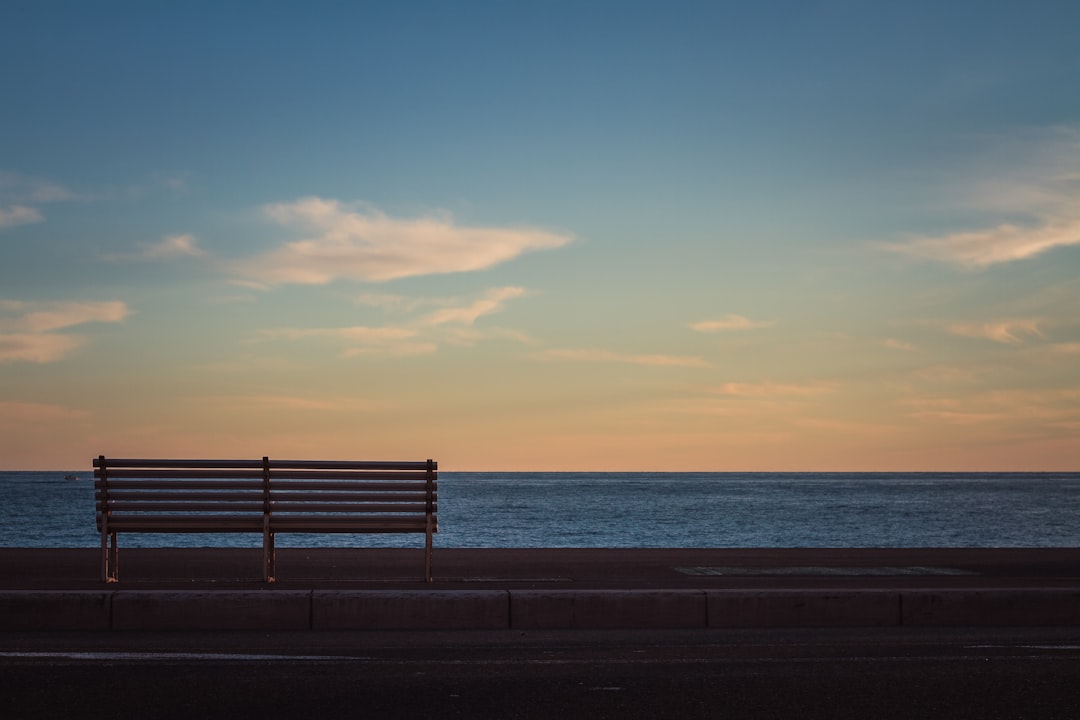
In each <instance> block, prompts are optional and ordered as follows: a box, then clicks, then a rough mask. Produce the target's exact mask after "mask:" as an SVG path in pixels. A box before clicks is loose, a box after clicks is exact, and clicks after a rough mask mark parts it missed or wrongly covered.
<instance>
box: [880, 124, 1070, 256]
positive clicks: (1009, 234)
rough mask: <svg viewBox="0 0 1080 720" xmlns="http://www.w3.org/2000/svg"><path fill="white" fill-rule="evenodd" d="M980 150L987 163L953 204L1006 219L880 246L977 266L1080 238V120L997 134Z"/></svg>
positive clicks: (1032, 253) (1056, 246) (1029, 254)
mask: <svg viewBox="0 0 1080 720" xmlns="http://www.w3.org/2000/svg"><path fill="white" fill-rule="evenodd" d="M982 154H983V155H987V156H990V158H991V159H990V160H989V161H988V162H989V163H990V165H989V166H985V163H984V166H983V167H979V168H976V169H975V170H973V171H971V174H972V176H973V177H974V178H975V179H973V180H969V181H968V182H966V183H962V184H961V185H962V186H963V189H962V190H960V191H959V194H960V199H959V201H958V202H957V204H958V205H959V206H961V207H966V208H968V209H974V210H977V211H979V212H983V213H987V214H988V216H991V217H992V216H994V215H996V216H998V217H999V218H1002V219H1003V220H1004V218H1005V217H1008V220H1005V221H1002V222H996V223H987V224H986V225H985V226H983V227H977V228H972V229H966V230H961V231H958V232H952V233H946V234H943V235H930V236H916V237H913V238H911V239H909V240H907V241H905V242H897V243H884V244H882V245H881V246H880V247H881V248H882V249H884V250H887V251H889V252H894V253H898V254H902V255H907V256H909V257H913V258H916V259H921V260H930V261H936V262H942V263H948V264H952V265H957V266H960V267H963V268H969V269H982V268H986V267H990V266H992V265H998V264H1001V263H1009V262H1015V261H1019V260H1026V259H1029V258H1033V257H1036V256H1038V255H1041V254H1043V253H1045V252H1047V251H1049V250H1052V249H1054V248H1061V247H1068V246H1073V245H1080V127H1058V128H1052V129H1050V130H1044V131H1042V132H1037V133H1032V134H1029V135H1027V136H1024V137H1013V138H994V144H993V145H992V146H988V147H987V148H984V152H983V153H982ZM953 194H954V195H955V194H957V193H956V192H954V193H953Z"/></svg>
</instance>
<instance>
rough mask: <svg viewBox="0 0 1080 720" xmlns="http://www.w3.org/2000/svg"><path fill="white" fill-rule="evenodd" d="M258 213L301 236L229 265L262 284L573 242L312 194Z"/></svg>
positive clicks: (387, 272)
mask: <svg viewBox="0 0 1080 720" xmlns="http://www.w3.org/2000/svg"><path fill="white" fill-rule="evenodd" d="M263 212H264V214H265V215H266V217H268V218H270V219H271V220H273V221H274V222H276V223H278V224H279V225H281V226H283V227H286V228H289V229H292V230H294V231H295V232H297V233H298V234H302V235H303V236H304V237H303V238H302V239H299V240H296V241H293V242H289V243H286V244H285V245H284V246H282V247H279V248H278V249H276V250H272V251H270V252H267V253H263V254H261V255H257V256H255V257H253V258H245V259H244V260H242V261H238V262H235V263H233V265H232V270H233V272H234V273H235V274H237V275H239V276H240V277H242V278H245V279H247V280H249V281H254V282H257V283H260V284H263V285H277V284H285V283H295V284H314V285H319V284H325V283H329V282H331V281H333V280H337V279H345V280H354V281H361V282H380V281H386V280H394V279H397V278H404V277H411V276H418V275H432V274H440V273H453V272H468V271H473V270H483V269H486V268H490V267H493V266H495V265H498V264H500V263H503V262H506V261H508V260H512V259H514V258H516V257H518V256H519V255H521V254H523V253H526V252H531V251H535V250H548V249H553V248H558V247H562V246H564V245H566V244H567V243H569V242H570V241H571V240H572V237H571V236H570V235H566V234H559V233H554V232H549V231H546V230H538V229H528V228H501V227H470V226H458V225H455V224H454V223H453V221H452V220H450V219H448V218H444V217H422V218H394V217H390V216H388V215H386V214H384V213H382V212H379V211H378V210H373V209H358V208H357V207H356V206H354V205H350V204H346V203H341V202H339V201H337V200H327V199H323V198H318V197H310V198H304V199H301V200H297V201H296V202H292V203H279V204H275V205H268V206H266V207H265V208H263Z"/></svg>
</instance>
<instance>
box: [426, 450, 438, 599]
mask: <svg viewBox="0 0 1080 720" xmlns="http://www.w3.org/2000/svg"><path fill="white" fill-rule="evenodd" d="M434 512H435V461H433V460H432V459H431V458H428V461H427V513H426V515H427V518H426V523H425V526H424V535H425V540H424V580H425V581H427V582H431V554H432V549H433V546H434V543H433V542H432V540H433V539H432V535H433V533H434V531H435V528H434V522H433V517H432V514H433V513H434Z"/></svg>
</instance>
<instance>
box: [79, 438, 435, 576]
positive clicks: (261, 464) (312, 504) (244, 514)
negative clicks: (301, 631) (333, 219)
mask: <svg viewBox="0 0 1080 720" xmlns="http://www.w3.org/2000/svg"><path fill="white" fill-rule="evenodd" d="M437 489H438V464H437V463H436V462H435V461H434V460H427V461H420V462H375V461H359V462H348V461H336V460H330V461H326V460H319V461H307V460H270V459H269V458H266V457H264V458H262V459H261V460H148V459H131V458H122V459H118V458H106V457H105V456H104V455H101V456H98V457H97V458H95V459H94V495H95V505H96V510H97V527H98V530H100V531H101V579H102V581H103V582H116V581H117V580H118V579H119V577H118V574H117V544H116V536H117V535H118V534H119V533H262V536H263V563H262V564H263V579H264V580H265V581H266V582H268V583H272V582H274V580H275V577H274V555H275V553H274V536H275V535H276V534H277V533H423V534H424V535H425V538H426V541H425V545H424V568H425V570H424V577H425V580H426V581H427V582H431V554H432V534H433V533H435V532H437V531H438V504H437V500H438V494H437Z"/></svg>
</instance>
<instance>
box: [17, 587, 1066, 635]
mask: <svg viewBox="0 0 1080 720" xmlns="http://www.w3.org/2000/svg"><path fill="white" fill-rule="evenodd" d="M967 625H982V626H986V625H998V626H1046V625H1060V626H1077V625H1080V590H1077V589H1075V588H1029V589H1001V588H988V589H963V590H878V589H867V590H753V591H749V590H746V591H744V590H634V589H627V590H277V589H266V590H199V591H195V590H182V591H162V590H114V591H59V590H53V591H38V590H13V591H2V592H0V630H3V631H18V630H155V631H157V630H507V629H515V630H530V629H551V630H556V629H604V628H622V629H637V628H640V629H646V628H721V627H728V628H732V627H840V626H848V627H874V626H967Z"/></svg>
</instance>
